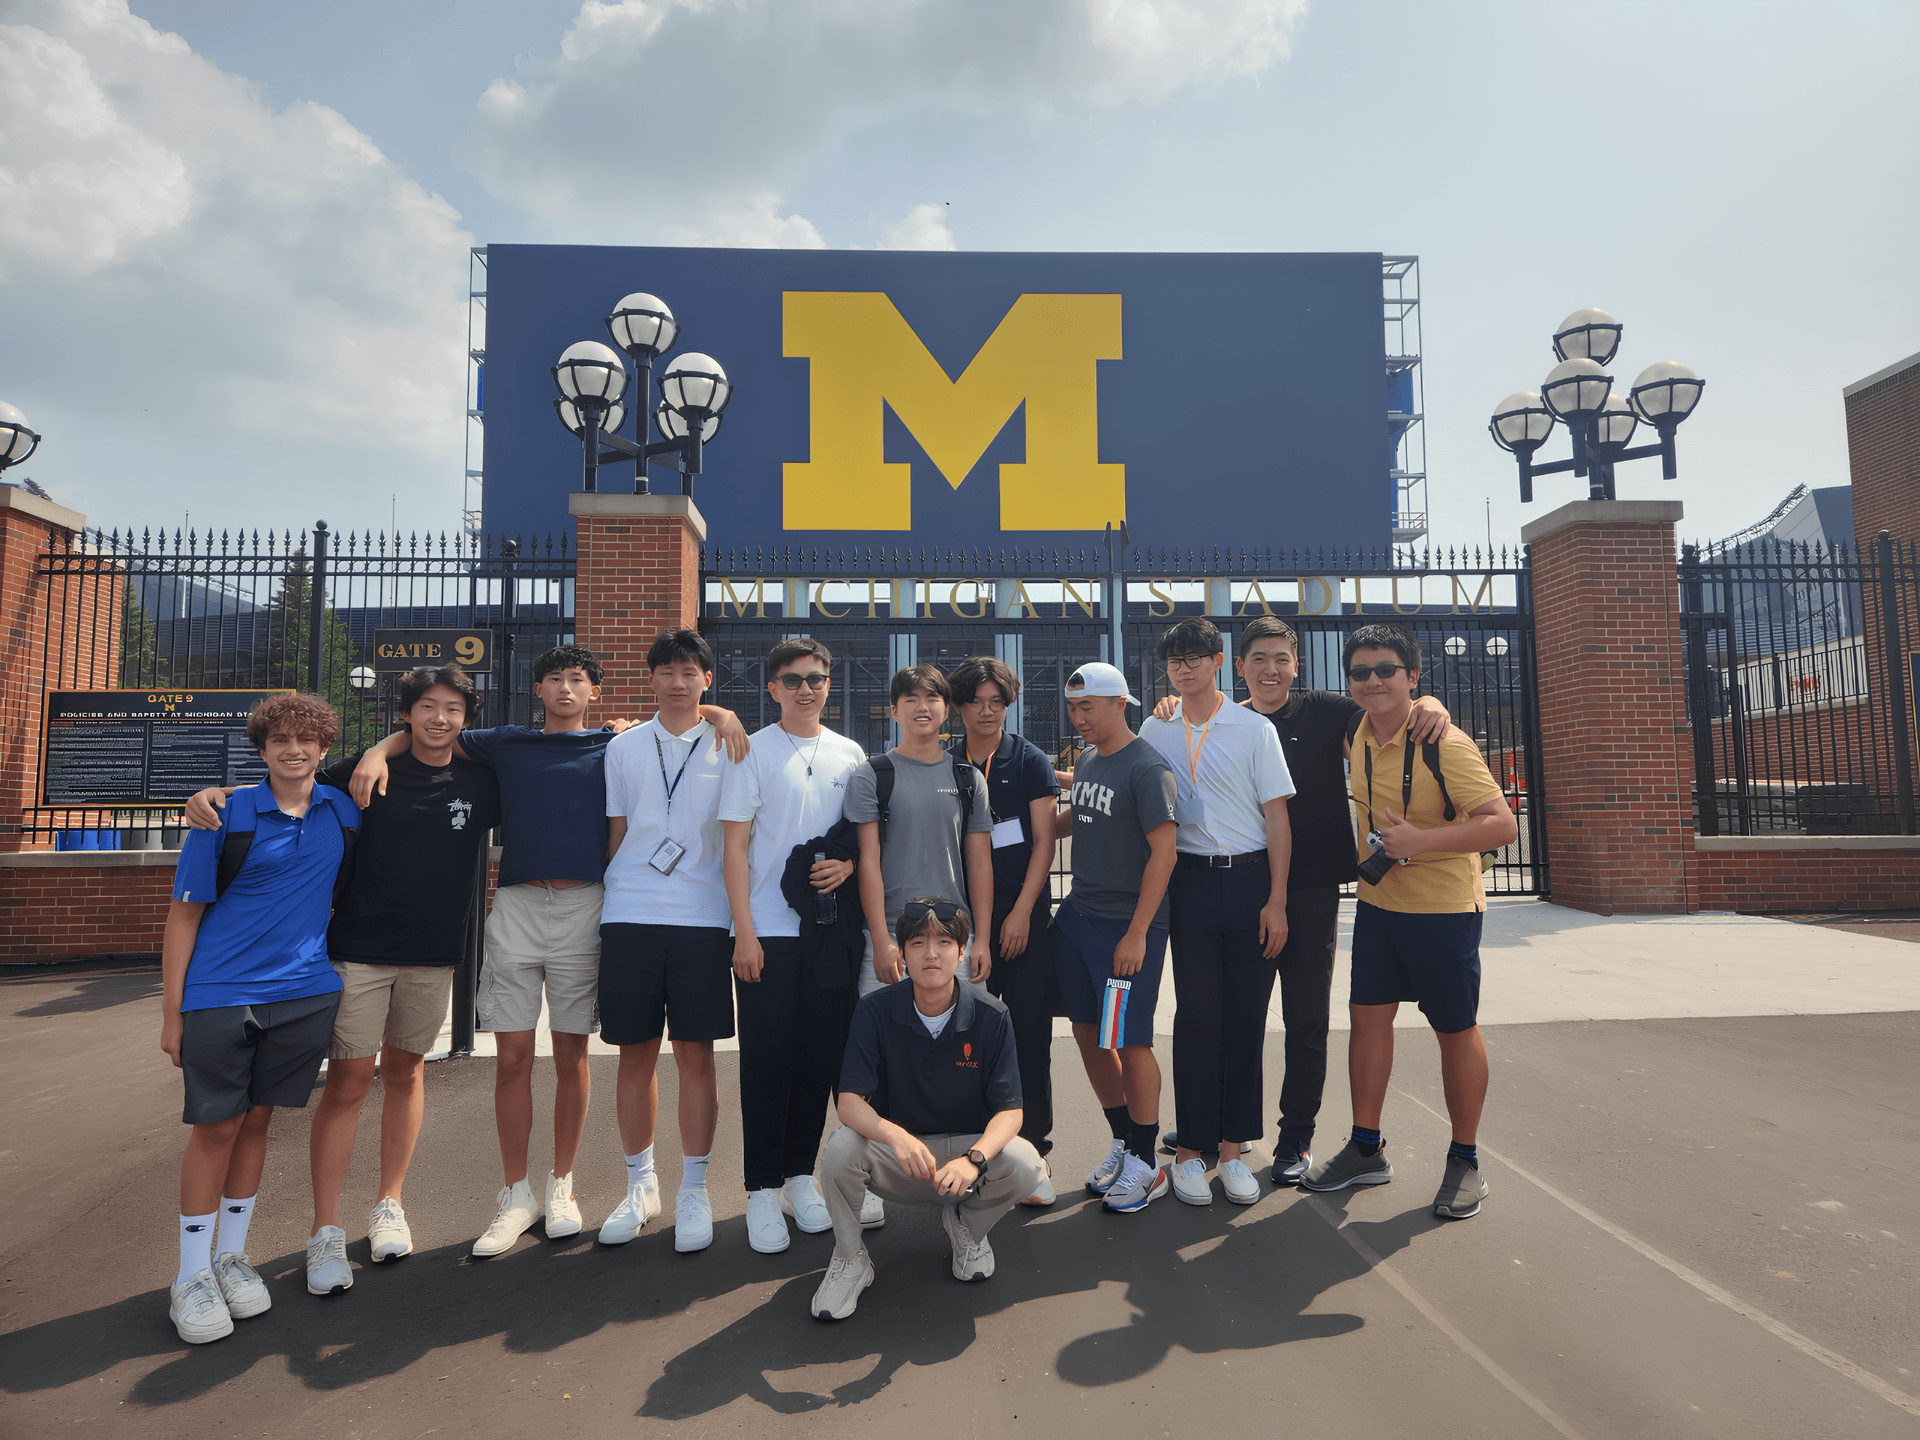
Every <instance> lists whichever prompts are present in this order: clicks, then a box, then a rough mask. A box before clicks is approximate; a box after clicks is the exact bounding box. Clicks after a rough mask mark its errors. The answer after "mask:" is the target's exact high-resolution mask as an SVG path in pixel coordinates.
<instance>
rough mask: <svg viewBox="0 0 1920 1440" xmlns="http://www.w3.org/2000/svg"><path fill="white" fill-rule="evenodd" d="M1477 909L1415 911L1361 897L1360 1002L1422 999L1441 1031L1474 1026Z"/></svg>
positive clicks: (1356, 994)
mask: <svg viewBox="0 0 1920 1440" xmlns="http://www.w3.org/2000/svg"><path fill="white" fill-rule="evenodd" d="M1484 918H1485V917H1484V915H1483V914H1482V912H1480V911H1478V910H1463V911H1459V912H1456V913H1452V914H1444V915H1413V914H1408V913H1406V912H1404V911H1400V910H1382V909H1381V908H1380V907H1379V906H1378V905H1369V904H1367V902H1366V901H1364V900H1362V901H1361V902H1360V903H1359V906H1358V907H1357V909H1356V912H1355V914H1354V917H1353V988H1352V990H1351V992H1350V993H1349V996H1348V998H1349V999H1350V1000H1351V1001H1352V1002H1353V1003H1354V1004H1355V1005H1392V1004H1394V1003H1396V1002H1398V1001H1402V1000H1417V1001H1419V1002H1420V1013H1421V1014H1422V1015H1425V1016H1426V1017H1427V1023H1428V1024H1429V1025H1431V1026H1432V1027H1433V1028H1434V1029H1435V1030H1437V1031H1439V1033H1440V1034H1442V1035H1452V1034H1455V1033H1457V1032H1458V1031H1461V1030H1471V1029H1472V1028H1473V1027H1474V1026H1475V1025H1477V1024H1479V1013H1480V922H1481V921H1482V919H1484Z"/></svg>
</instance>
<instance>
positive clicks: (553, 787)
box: [459, 725, 613, 885]
mask: <svg viewBox="0 0 1920 1440" xmlns="http://www.w3.org/2000/svg"><path fill="white" fill-rule="evenodd" d="M612 739H613V732H612V731H611V730H571V731H568V732H566V733H565V734H561V735H548V734H546V733H544V732H543V731H539V730H529V729H527V728H526V727H524V726H521V725H496V726H493V727H492V728H490V729H486V730H463V731H461V732H460V741H459V744H460V748H461V750H463V751H464V752H465V753H466V755H467V758H468V759H470V760H477V761H478V762H479V763H480V764H482V765H485V766H488V767H489V768H490V769H491V770H492V771H493V774H494V778H495V779H496V780H498V781H499V782H500V819H501V824H502V826H503V828H504V829H505V830H506V835H505V836H504V837H503V838H504V842H505V843H504V845H503V847H502V853H501V856H500V881H499V883H500V884H502V885H518V884H521V883H522V882H524V881H527V880H588V881H597V880H599V879H600V878H601V877H602V876H603V875H605V873H606V869H607V777H606V760H607V743H608V742H609V741H610V740H612Z"/></svg>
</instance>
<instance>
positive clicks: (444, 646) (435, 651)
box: [373, 630, 493, 675]
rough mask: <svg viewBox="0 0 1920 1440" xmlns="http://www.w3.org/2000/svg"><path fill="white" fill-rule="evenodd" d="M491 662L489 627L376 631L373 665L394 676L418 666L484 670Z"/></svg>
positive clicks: (377, 669) (374, 635)
mask: <svg viewBox="0 0 1920 1440" xmlns="http://www.w3.org/2000/svg"><path fill="white" fill-rule="evenodd" d="M492 663H493V632H492V631H491V630H376V631H374V632H373V668H374V670H375V671H377V672H378V673H379V674H382V675H394V674H399V673H401V672H403V671H407V670H412V669H414V668H415V667H416V666H420V665H459V666H460V667H461V668H462V669H466V670H485V669H486V668H487V667H488V666H489V665H491V664H492Z"/></svg>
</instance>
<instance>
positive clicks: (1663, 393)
mask: <svg viewBox="0 0 1920 1440" xmlns="http://www.w3.org/2000/svg"><path fill="white" fill-rule="evenodd" d="M1706 383H1707V382H1706V381H1704V380H1702V379H1701V378H1700V377H1699V376H1698V375H1696V374H1694V373H1693V371H1691V370H1689V369H1688V368H1687V367H1686V366H1684V365H1682V364H1681V363H1680V362H1679V361H1678V360H1661V361H1657V362H1656V363H1654V364H1652V365H1649V366H1648V367H1647V368H1646V369H1644V370H1642V371H1641V372H1640V373H1639V374H1638V375H1636V376H1635V377H1634V380H1633V388H1632V389H1631V390H1630V391H1629V392H1628V393H1629V395H1630V397H1631V399H1632V401H1633V408H1634V409H1635V410H1637V411H1638V412H1639V413H1640V418H1641V419H1643V420H1646V421H1649V422H1658V421H1661V420H1670V421H1674V422H1678V421H1681V420H1684V419H1686V418H1687V416H1689V415H1691V414H1692V413H1693V407H1694V406H1696V405H1698V404H1699V403H1700V391H1701V390H1702V389H1703V388H1705V386H1706Z"/></svg>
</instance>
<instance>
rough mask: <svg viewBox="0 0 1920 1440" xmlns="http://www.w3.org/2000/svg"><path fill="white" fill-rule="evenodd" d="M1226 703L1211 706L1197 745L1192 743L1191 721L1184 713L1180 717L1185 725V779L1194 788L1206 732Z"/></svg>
mask: <svg viewBox="0 0 1920 1440" xmlns="http://www.w3.org/2000/svg"><path fill="white" fill-rule="evenodd" d="M1226 703H1227V702H1226V701H1225V700H1222V701H1221V702H1220V704H1219V705H1216V706H1214V707H1213V714H1211V715H1209V716H1208V717H1207V723H1206V724H1204V725H1202V726H1201V727H1200V743H1199V744H1198V745H1195V744H1194V743H1193V722H1192V721H1191V720H1189V719H1187V718H1186V716H1185V715H1184V714H1183V715H1182V716H1181V717H1180V722H1181V723H1182V724H1183V725H1185V726H1186V727H1187V779H1188V780H1190V781H1191V782H1192V783H1193V786H1194V788H1195V789H1198V788H1199V785H1200V752H1201V751H1202V750H1204V749H1206V748H1207V732H1208V731H1209V730H1211V729H1213V722H1214V721H1216V720H1218V719H1219V718H1220V709H1221V706H1222V705H1225V704H1226Z"/></svg>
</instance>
